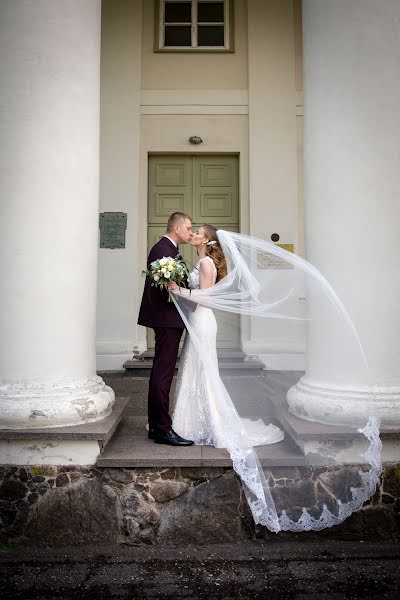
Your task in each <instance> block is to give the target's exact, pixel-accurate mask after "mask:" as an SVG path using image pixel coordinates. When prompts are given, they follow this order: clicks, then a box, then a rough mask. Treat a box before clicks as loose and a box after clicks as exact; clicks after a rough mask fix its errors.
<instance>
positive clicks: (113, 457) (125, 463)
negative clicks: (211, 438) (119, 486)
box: [96, 416, 306, 468]
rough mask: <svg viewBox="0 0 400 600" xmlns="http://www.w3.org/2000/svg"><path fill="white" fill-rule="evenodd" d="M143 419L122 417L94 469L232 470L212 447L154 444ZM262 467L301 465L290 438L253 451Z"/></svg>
mask: <svg viewBox="0 0 400 600" xmlns="http://www.w3.org/2000/svg"><path fill="white" fill-rule="evenodd" d="M146 423H147V417H145V416H142V417H139V416H135V417H125V418H124V419H123V420H122V421H121V423H120V425H119V427H118V429H117V431H116V432H115V434H114V436H113V438H112V440H111V441H110V442H109V443H108V444H107V446H106V448H105V450H104V452H103V453H102V454H101V455H100V456H99V457H98V459H97V463H96V464H97V466H98V467H130V468H136V467H155V466H157V467H232V461H231V459H230V456H229V454H228V452H227V451H226V450H224V449H220V448H214V447H213V446H196V445H193V446H188V447H183V448H176V447H174V446H166V445H164V444H155V443H154V441H153V440H149V439H148V437H147V431H146ZM257 454H258V456H259V459H260V462H261V464H262V465H263V466H269V467H273V466H276V467H287V466H301V465H305V464H306V461H305V458H304V456H303V455H302V453H301V452H300V451H299V449H298V448H297V447H296V445H295V444H293V442H292V441H291V439H290V438H287V439H285V440H283V441H282V442H279V443H277V444H271V445H268V446H263V447H262V448H261V447H259V448H258V449H257Z"/></svg>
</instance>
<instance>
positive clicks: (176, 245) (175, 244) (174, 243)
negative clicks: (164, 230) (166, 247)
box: [163, 235, 178, 248]
mask: <svg viewBox="0 0 400 600" xmlns="http://www.w3.org/2000/svg"><path fill="white" fill-rule="evenodd" d="M163 237H166V238H167V240H169V241H170V242H172V243H173V245H174V246H175V248H177V247H178V244H177V243H176V242H174V240H171V238H170V237H169V236H168V235H163Z"/></svg>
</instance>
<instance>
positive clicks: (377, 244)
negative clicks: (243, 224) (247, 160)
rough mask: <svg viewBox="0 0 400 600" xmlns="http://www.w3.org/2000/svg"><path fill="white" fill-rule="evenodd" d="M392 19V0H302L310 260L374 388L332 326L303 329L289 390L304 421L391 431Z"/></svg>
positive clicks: (394, 305)
mask: <svg viewBox="0 0 400 600" xmlns="http://www.w3.org/2000/svg"><path fill="white" fill-rule="evenodd" d="M399 23H400V3H399V2H398V0H381V1H380V2H376V0H362V1H360V0H350V1H349V0H331V1H329V2H321V0H304V1H303V44H304V106H305V131H304V151H305V155H304V161H305V165H304V167H305V220H306V252H307V258H308V259H309V260H310V261H311V262H312V263H314V264H315V265H316V266H317V267H318V268H320V270H321V271H322V273H323V274H324V275H325V276H326V277H327V278H328V280H329V281H330V282H331V283H332V285H333V286H334V288H335V289H336V291H337V292H338V294H339V296H340V297H341V298H342V300H343V302H344V304H345V305H346V307H347V308H348V310H349V313H350V315H351V316H352V318H353V320H354V322H355V325H356V327H357V329H358V331H359V335H360V338H361V341H362V343H363V347H364V349H365V352H366V355H367V357H368V361H369V365H370V373H371V375H372V382H373V383H376V384H377V386H376V387H373V386H369V385H365V383H366V381H365V380H364V381H363V380H362V379H361V378H359V377H357V376H356V375H354V370H353V366H352V364H351V362H350V364H344V361H343V360H342V358H343V355H342V356H341V352H342V354H343V353H345V352H346V348H344V346H343V345H342V344H341V341H340V340H339V339H338V338H337V336H336V334H335V331H334V329H333V328H330V325H329V323H327V324H326V325H325V326H324V327H322V328H320V329H319V330H318V331H317V330H316V329H315V328H314V327H313V325H311V326H310V330H309V344H308V355H307V371H306V375H305V377H304V378H303V379H302V380H300V382H299V384H298V385H297V386H295V387H294V388H292V389H291V390H290V391H289V394H288V402H289V406H290V410H291V412H293V413H294V414H296V415H297V416H299V417H302V418H304V419H308V420H311V421H317V422H322V423H332V424H346V423H354V420H355V419H357V420H361V421H362V420H365V419H366V418H367V417H368V416H369V415H378V416H380V417H382V424H383V426H384V427H386V428H390V427H399V426H400V312H399V305H400V304H399V303H400V251H399V231H400V119H399V103H400V70H399V64H400V37H399ZM311 300H312V299H311ZM327 336H330V337H329V339H330V340H331V356H330V362H329V363H327V361H326V356H327V353H326V352H325V351H324V349H323V348H324V344H326V340H327Z"/></svg>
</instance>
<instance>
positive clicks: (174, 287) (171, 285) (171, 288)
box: [168, 281, 179, 292]
mask: <svg viewBox="0 0 400 600" xmlns="http://www.w3.org/2000/svg"><path fill="white" fill-rule="evenodd" d="M168 291H169V292H179V286H178V285H177V284H176V283H175V281H170V282H169V284H168Z"/></svg>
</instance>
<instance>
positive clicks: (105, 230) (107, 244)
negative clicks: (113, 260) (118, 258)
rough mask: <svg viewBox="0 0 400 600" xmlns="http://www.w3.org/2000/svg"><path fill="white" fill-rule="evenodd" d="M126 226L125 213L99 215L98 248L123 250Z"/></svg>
mask: <svg viewBox="0 0 400 600" xmlns="http://www.w3.org/2000/svg"><path fill="white" fill-rule="evenodd" d="M126 224H127V214H126V213H123V212H104V213H100V219H99V227H100V248H125V232H126Z"/></svg>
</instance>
